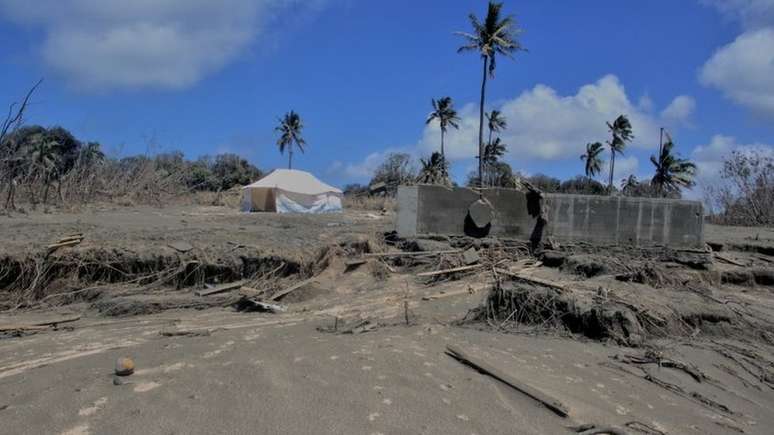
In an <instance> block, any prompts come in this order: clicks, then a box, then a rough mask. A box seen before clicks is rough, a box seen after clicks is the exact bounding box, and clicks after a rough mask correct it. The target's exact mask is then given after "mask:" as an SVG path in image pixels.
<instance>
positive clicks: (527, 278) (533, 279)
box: [495, 268, 567, 292]
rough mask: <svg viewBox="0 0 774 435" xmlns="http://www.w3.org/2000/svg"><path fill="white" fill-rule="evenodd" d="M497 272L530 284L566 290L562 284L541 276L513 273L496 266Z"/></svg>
mask: <svg viewBox="0 0 774 435" xmlns="http://www.w3.org/2000/svg"><path fill="white" fill-rule="evenodd" d="M495 270H496V271H497V272H498V273H502V274H503V275H507V276H509V277H511V278H513V279H515V280H517V281H526V282H529V283H532V284H538V285H542V286H546V287H551V288H553V289H556V290H559V291H562V292H565V291H567V287H565V286H564V285H562V284H558V283H555V282H552V281H548V280H545V279H542V278H537V277H532V276H526V275H522V274H519V273H514V272H511V271H508V270H505V269H500V268H496V269H495Z"/></svg>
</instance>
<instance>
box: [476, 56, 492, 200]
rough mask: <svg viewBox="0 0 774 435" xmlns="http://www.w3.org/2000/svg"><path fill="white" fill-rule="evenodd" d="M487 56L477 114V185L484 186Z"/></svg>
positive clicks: (485, 57)
mask: <svg viewBox="0 0 774 435" xmlns="http://www.w3.org/2000/svg"><path fill="white" fill-rule="evenodd" d="M488 66H489V57H487V56H484V77H483V79H482V80H481V104H480V106H479V114H478V186H479V187H481V188H483V187H484V100H485V97H486V71H487V67H488Z"/></svg>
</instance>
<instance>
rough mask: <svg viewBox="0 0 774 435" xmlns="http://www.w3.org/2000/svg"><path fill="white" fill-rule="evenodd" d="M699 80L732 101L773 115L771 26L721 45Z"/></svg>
mask: <svg viewBox="0 0 774 435" xmlns="http://www.w3.org/2000/svg"><path fill="white" fill-rule="evenodd" d="M700 79H701V82H702V83H703V84H704V85H707V86H711V87H714V88H717V89H719V90H720V91H722V92H723V93H724V94H725V95H726V96H727V97H728V98H730V99H731V100H733V101H734V102H736V103H738V104H741V105H742V106H745V107H748V108H750V109H752V110H754V111H756V112H758V113H762V114H766V115H769V116H772V117H774V27H769V28H762V29H758V30H753V31H750V32H747V33H743V34H742V35H740V36H739V37H738V38H736V40H735V41H734V42H732V43H731V44H728V45H726V46H724V47H722V48H720V49H719V50H718V51H716V52H715V54H713V55H712V57H711V58H710V59H709V60H708V61H707V63H705V64H704V66H703V67H702V69H701V74H700Z"/></svg>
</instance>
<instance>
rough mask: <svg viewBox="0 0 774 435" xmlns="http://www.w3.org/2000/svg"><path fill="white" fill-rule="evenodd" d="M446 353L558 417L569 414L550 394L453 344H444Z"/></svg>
mask: <svg viewBox="0 0 774 435" xmlns="http://www.w3.org/2000/svg"><path fill="white" fill-rule="evenodd" d="M446 354H447V355H449V356H450V357H452V358H454V359H456V360H457V361H459V362H461V363H463V364H465V365H468V366H470V367H472V368H474V369H476V370H478V371H479V372H481V373H483V374H485V375H488V376H490V377H492V378H494V379H496V380H498V381H500V382H502V383H504V384H505V385H507V386H509V387H511V388H513V389H515V390H516V391H518V392H520V393H522V394H524V395H526V396H527V397H529V398H531V399H533V400H535V401H537V402H539V403H541V404H542V405H543V406H545V407H546V408H548V409H550V410H551V411H552V412H554V413H555V414H556V415H558V416H560V417H564V418H566V417H567V416H569V414H570V412H569V410H568V408H567V407H566V406H565V405H563V404H562V403H561V402H559V401H558V400H556V399H554V398H552V397H551V396H548V395H547V394H545V393H543V392H542V391H539V390H537V389H535V388H533V387H531V386H529V385H527V384H525V383H523V382H521V381H519V380H518V379H516V378H514V377H513V376H510V375H508V374H506V373H503V372H501V371H500V370H498V369H496V368H495V367H493V366H490V365H489V364H487V363H486V362H484V361H483V360H480V359H478V358H474V357H473V356H471V355H469V354H467V353H465V352H464V351H462V349H460V348H458V347H455V346H446Z"/></svg>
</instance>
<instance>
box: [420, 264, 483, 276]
mask: <svg viewBox="0 0 774 435" xmlns="http://www.w3.org/2000/svg"><path fill="white" fill-rule="evenodd" d="M480 267H483V264H474V265H472V266H460V267H454V268H452V269H443V270H436V271H433V272H422V273H418V274H417V276H420V277H425V276H436V275H446V274H449V273H454V272H465V271H468V270H473V269H478V268H480Z"/></svg>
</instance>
